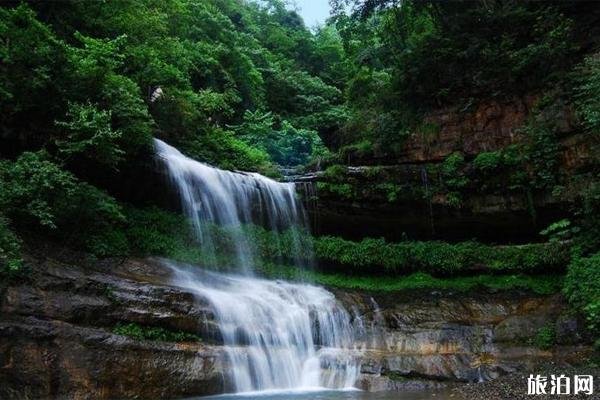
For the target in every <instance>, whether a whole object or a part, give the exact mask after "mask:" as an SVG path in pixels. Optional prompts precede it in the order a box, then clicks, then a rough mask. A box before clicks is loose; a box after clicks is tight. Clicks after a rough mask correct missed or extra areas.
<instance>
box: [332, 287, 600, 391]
mask: <svg viewBox="0 0 600 400" xmlns="http://www.w3.org/2000/svg"><path fill="white" fill-rule="evenodd" d="M336 297H337V298H339V299H340V300H341V301H342V302H343V303H344V304H346V306H347V307H348V309H351V310H353V311H354V312H355V313H356V314H357V315H358V316H359V317H360V318H361V319H362V320H363V324H364V329H363V331H362V332H363V335H362V337H361V338H360V339H359V340H358V343H360V344H361V346H362V347H363V348H364V351H363V352H362V353H361V357H362V360H363V361H362V369H361V372H362V376H361V379H360V381H359V385H360V386H361V387H362V388H364V389H366V390H389V389H390V388H398V387H405V388H406V387H408V388H411V387H418V388H432V387H436V386H435V384H436V382H437V383H438V384H439V383H441V382H452V381H460V382H478V381H481V380H490V379H495V378H497V377H498V376H500V375H502V374H505V373H509V372H514V371H519V370H524V369H529V370H530V369H531V368H532V367H533V366H534V365H536V364H538V363H540V362H544V361H547V360H553V361H555V362H560V361H569V360H574V359H576V358H577V357H578V356H580V355H581V354H579V353H580V352H587V351H589V349H588V348H587V347H585V346H581V347H578V346H576V345H575V344H576V343H577V342H581V339H582V338H581V337H578V333H577V324H578V321H577V320H576V319H573V318H568V319H565V318H559V315H562V314H563V312H564V310H563V301H562V299H561V297H560V296H559V295H554V296H535V295H531V294H525V293H515V292H513V293H510V294H501V293H497V294H472V295H464V294H463V295H457V294H454V295H453V294H449V293H445V294H442V293H439V292H432V293H420V294H413V295H412V296H411V295H406V294H404V295H401V294H396V295H394V294H389V295H384V296H382V295H372V296H371V295H369V294H364V293H347V292H344V293H341V292H340V293H336ZM580 326H581V325H580ZM544 327H552V328H553V329H554V330H555V331H556V332H561V331H563V330H564V329H566V330H568V331H569V332H570V333H569V334H566V335H565V334H562V335H559V336H558V337H557V340H558V342H559V343H561V345H559V346H557V347H556V348H554V349H553V351H549V350H541V349H539V348H537V347H536V346H535V345H534V343H535V338H536V336H537V335H538V332H539V331H540V329H542V328H544ZM415 378H421V380H420V381H415V380H414V379H415ZM423 380H425V381H423Z"/></svg>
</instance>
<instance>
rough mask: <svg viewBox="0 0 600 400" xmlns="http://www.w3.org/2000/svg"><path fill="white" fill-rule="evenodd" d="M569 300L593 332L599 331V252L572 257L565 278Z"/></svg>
mask: <svg viewBox="0 0 600 400" xmlns="http://www.w3.org/2000/svg"><path fill="white" fill-rule="evenodd" d="M564 293H565V295H566V296H567V298H568V299H569V302H570V303H571V304H572V305H573V306H574V307H575V308H576V309H577V310H581V312H583V314H584V315H585V317H586V319H587V321H588V323H589V326H590V328H591V329H592V331H593V332H595V333H598V332H600V253H596V254H594V255H592V256H590V257H585V258H584V257H579V256H578V257H574V259H573V261H572V262H571V264H570V265H569V271H568V273H567V277H566V279H565V286H564Z"/></svg>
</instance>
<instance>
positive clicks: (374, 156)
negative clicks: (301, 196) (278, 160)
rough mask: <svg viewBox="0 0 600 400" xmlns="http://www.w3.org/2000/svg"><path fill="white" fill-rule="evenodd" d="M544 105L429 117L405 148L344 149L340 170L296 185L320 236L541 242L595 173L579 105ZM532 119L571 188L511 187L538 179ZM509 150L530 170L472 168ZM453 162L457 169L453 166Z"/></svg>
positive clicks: (519, 103)
mask: <svg viewBox="0 0 600 400" xmlns="http://www.w3.org/2000/svg"><path fill="white" fill-rule="evenodd" d="M542 101H545V100H544V99H540V96H528V97H523V98H513V99H510V100H504V101H500V100H490V101H484V102H479V103H475V104H470V105H468V106H465V107H462V108H457V107H453V108H446V109H440V110H437V111H434V112H430V113H429V114H428V115H426V116H425V118H424V120H423V123H422V124H421V125H420V126H419V127H417V128H416V130H415V131H414V132H412V133H411V134H410V136H408V137H407V139H406V140H405V141H404V142H403V143H402V145H401V147H400V148H395V147H393V146H389V147H385V146H382V145H374V146H372V147H369V148H367V149H364V148H360V146H358V147H350V148H346V149H342V151H341V160H340V161H341V162H342V163H343V169H342V168H341V166H338V167H337V168H336V169H334V170H327V171H325V172H318V173H313V174H309V175H307V176H304V177H299V178H298V177H297V178H295V179H296V180H297V181H299V182H302V183H304V191H305V192H306V193H307V198H310V199H312V200H315V199H318V200H317V201H313V202H312V203H310V204H312V213H313V216H314V221H315V231H316V232H318V233H321V234H334V235H342V236H345V237H348V238H352V239H360V238H362V237H364V236H376V237H377V236H385V237H386V238H388V239H390V240H399V239H401V238H402V237H404V235H405V234H407V235H408V236H409V237H412V238H421V239H428V238H441V239H445V240H465V239H471V238H474V237H477V238H479V239H481V240H488V241H494V242H507V241H513V242H519V241H531V240H536V238H537V234H538V233H539V231H540V230H541V229H543V228H544V227H546V226H547V225H548V224H550V223H552V222H555V221H557V220H559V219H561V218H564V217H565V216H566V215H567V211H568V209H569V207H570V204H571V201H572V197H571V194H572V193H577V192H578V188H576V187H573V185H576V183H573V182H572V181H574V180H573V179H572V178H573V177H574V176H576V175H578V174H581V173H585V171H587V170H589V169H590V166H592V165H597V164H598V154H597V151H596V152H595V150H594V139H593V138H592V137H591V136H590V135H587V134H586V133H585V132H583V131H582V129H581V127H580V124H579V123H578V121H577V118H576V115H575V112H574V111H573V109H572V105H570V104H568V103H566V102H565V101H563V100H561V99H560V97H559V98H557V99H554V102H553V103H552V104H551V105H550V106H546V108H544V109H542V110H540V108H539V104H540V103H541V102H542ZM534 116H535V118H537V119H539V120H543V121H544V122H543V123H549V124H551V125H552V138H553V139H552V140H556V146H557V153H558V154H557V155H556V162H557V166H556V171H554V172H555V173H556V174H557V175H558V176H560V177H561V179H562V180H563V181H564V182H560V183H557V185H558V186H559V188H560V189H561V190H560V191H553V190H552V188H541V187H537V186H535V185H533V186H531V187H527V185H524V184H522V183H515V182H514V181H515V176H516V175H518V174H519V173H521V174H530V175H533V174H535V172H532V171H531V166H527V165H526V164H527V163H531V161H529V160H527V157H529V155H527V154H524V150H523V149H520V148H518V147H516V146H518V145H520V144H523V143H525V142H527V140H529V138H528V136H527V134H526V132H525V129H524V128H525V125H526V124H527V123H528V121H530V120H531V119H532V118H534ZM554 138H555V139H554ZM511 146H513V147H512V150H511V151H512V152H513V154H508V155H506V158H510V157H513V158H518V157H524V159H523V160H522V161H519V162H522V163H524V165H520V164H519V166H513V167H512V168H513V169H512V170H510V171H509V167H507V166H502V165H496V166H493V167H492V166H484V170H483V171H482V169H478V168H477V165H474V164H476V163H474V160H475V159H476V158H477V156H478V155H480V154H482V153H492V152H499V151H506V149H511ZM544 146H545V147H544V148H545V149H547V148H549V147H550V145H547V144H545V145H544ZM453 156H457V157H458V160H459V161H460V163H458V162H456V160H454V161H455V162H454V165H452V161H453V160H450V163H448V160H449V158H450V157H453ZM491 156H496V157H500V156H499V155H498V154H493V155H491ZM514 161H515V160H512V162H514ZM507 162H510V161H507ZM445 163H446V164H449V165H448V166H449V167H450V168H447V166H445ZM459 164H460V165H459ZM485 168H488V169H485ZM308 186H310V188H309V187H308Z"/></svg>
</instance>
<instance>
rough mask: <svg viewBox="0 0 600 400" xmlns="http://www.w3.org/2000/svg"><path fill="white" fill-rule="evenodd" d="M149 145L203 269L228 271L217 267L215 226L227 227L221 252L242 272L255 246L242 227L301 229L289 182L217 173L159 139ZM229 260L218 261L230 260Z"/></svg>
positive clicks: (250, 262)
mask: <svg viewBox="0 0 600 400" xmlns="http://www.w3.org/2000/svg"><path fill="white" fill-rule="evenodd" d="M154 141H155V148H156V153H157V156H158V158H159V159H160V160H162V162H163V163H164V165H165V167H166V169H167V172H168V174H169V178H170V180H171V183H172V184H173V186H174V187H175V189H176V190H177V193H178V195H179V198H180V200H181V205H182V208H183V212H184V213H185V215H186V216H187V217H188V219H189V220H190V221H191V222H192V224H193V227H194V232H195V233H196V236H197V239H198V242H199V243H200V245H201V247H202V254H203V256H204V257H205V263H206V264H207V265H210V266H221V267H228V268H229V267H232V266H231V265H223V260H219V258H218V255H217V252H216V245H215V238H214V236H213V235H214V234H213V227H214V226H215V225H218V226H222V227H225V228H227V233H228V234H229V236H230V237H229V239H230V240H229V241H228V243H231V248H228V249H227V251H228V252H230V253H231V255H232V256H233V259H234V261H233V262H235V263H236V265H234V266H233V267H236V269H237V270H238V271H239V270H241V271H243V272H246V273H250V272H252V267H253V263H254V258H255V255H256V248H255V245H254V243H252V238H251V237H248V235H247V234H246V233H245V231H244V229H243V227H244V224H250V223H254V224H257V225H261V226H265V227H266V228H268V229H271V230H276V231H282V230H285V229H287V228H300V229H307V223H306V221H307V217H306V213H305V211H304V208H303V207H302V204H301V202H300V201H299V200H298V199H297V197H296V191H295V187H294V184H293V183H279V182H276V181H274V180H272V179H269V178H267V177H264V176H262V175H260V174H257V173H241V172H231V171H223V170H220V169H217V168H214V167H211V166H210V165H208V164H204V163H201V162H198V161H195V160H193V159H191V158H188V157H186V156H185V155H183V154H182V153H181V152H180V151H179V150H177V149H176V148H174V147H172V146H169V145H168V144H166V143H165V142H163V141H161V140H158V139H155V140H154ZM291 232H296V231H294V230H292V231H291ZM296 235H297V234H296ZM292 245H293V246H301V245H300V240H299V239H298V238H295V240H292ZM294 250H296V251H294V254H299V253H300V251H299V249H294ZM230 258H231V257H228V258H227V260H225V261H224V262H226V263H230V262H232V261H231V259H230Z"/></svg>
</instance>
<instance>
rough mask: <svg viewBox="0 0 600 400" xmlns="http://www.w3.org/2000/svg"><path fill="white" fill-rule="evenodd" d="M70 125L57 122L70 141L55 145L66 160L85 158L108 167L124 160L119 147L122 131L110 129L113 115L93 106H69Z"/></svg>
mask: <svg viewBox="0 0 600 400" xmlns="http://www.w3.org/2000/svg"><path fill="white" fill-rule="evenodd" d="M67 117H68V118H69V119H68V121H62V122H57V125H58V126H59V127H61V128H63V129H64V131H65V132H66V133H67V137H66V138H65V139H62V140H58V141H57V142H56V144H57V146H58V148H59V149H60V152H61V153H63V154H65V155H66V156H67V157H70V156H73V155H77V154H83V155H85V156H87V157H88V158H91V159H93V160H96V161H98V162H100V163H102V164H106V165H107V166H110V167H114V166H116V165H117V164H118V163H119V162H120V161H121V160H122V158H123V154H124V152H123V150H121V148H120V147H119V145H118V142H117V141H118V139H119V138H120V137H121V134H122V133H121V132H120V131H115V130H113V129H112V127H111V119H112V113H111V112H110V111H104V110H99V109H97V108H96V107H95V106H93V105H92V104H89V103H88V104H77V103H71V104H69V111H68V113H67Z"/></svg>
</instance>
